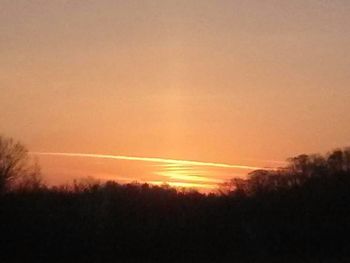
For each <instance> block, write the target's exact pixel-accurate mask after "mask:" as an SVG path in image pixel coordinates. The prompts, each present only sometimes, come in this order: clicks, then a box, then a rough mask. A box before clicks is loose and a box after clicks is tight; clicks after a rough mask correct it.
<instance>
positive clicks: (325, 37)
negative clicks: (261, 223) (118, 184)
mask: <svg viewBox="0 0 350 263" xmlns="http://www.w3.org/2000/svg"><path fill="white" fill-rule="evenodd" d="M349 14H350V1H348V0H293V1H282V0H265V1H261V0H247V1H234V0H230V1H229V0H227V1H226V0H221V1H209V0H197V1H194V0H184V1H175V0H172V1H170V0H154V1H146V0H145V1H141V0H139V1H132V0H129V1H118V0H98V1H95V0H50V1H44V0H36V1H35V0H16V1H15V0H0V112H1V114H0V133H1V134H3V135H6V136H11V137H14V138H16V139H19V140H21V141H22V142H23V143H25V144H26V145H27V147H28V148H29V150H30V151H32V152H40V153H82V154H99V155H102V154H104V155H117V156H128V157H140V158H160V159H167V160H168V159H171V160H190V161H200V162H204V163H220V164H228V165H236V164H237V165H246V166H254V167H266V166H269V167H270V166H278V165H281V163H279V162H274V161H284V160H285V159H286V158H287V157H291V156H294V155H296V154H300V153H317V152H320V153H324V152H326V151H328V150H332V149H333V148H336V147H344V146H349V145H350V114H349V113H350V73H349V70H350V26H349V25H350V15H349ZM95 157H97V156H95ZM100 157H101V156H100ZM39 159H40V163H41V166H42V167H43V174H44V175H45V176H46V178H47V180H49V181H50V182H53V183H61V182H63V181H64V180H68V179H69V178H73V177H80V176H86V175H88V176H93V177H96V178H102V179H115V180H119V181H123V182H124V181H128V180H139V181H148V182H154V183H163V182H171V183H173V184H174V185H176V184H178V185H181V184H182V185H185V183H188V184H193V185H194V184H197V185H194V186H198V187H200V188H201V187H203V184H205V185H206V186H208V187H209V188H210V187H213V186H214V185H215V184H216V183H218V182H221V181H222V180H226V179H227V178H230V177H233V176H237V175H244V174H246V173H247V172H249V171H250V170H249V169H246V168H244V167H242V168H239V167H223V166H220V165H219V166H215V165H214V166H213V165H208V164H207V165H206V164H204V165H202V164H198V163H197V164H196V163H181V162H174V161H169V162H162V161H161V162H159V160H158V161H157V160H154V159H153V161H152V160H148V161H147V160H125V158H124V160H123V159H118V160H117V159H113V158H112V159H111V158H109V159H108V158H92V157H91V156H90V157H86V156H85V157H84V156H80V157H79V156H67V155H65V156H62V155H40V156H39ZM146 164H147V165H146ZM172 176H173V177H172Z"/></svg>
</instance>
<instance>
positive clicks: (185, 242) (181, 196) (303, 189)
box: [0, 137, 350, 262]
mask: <svg viewBox="0 0 350 263" xmlns="http://www.w3.org/2000/svg"><path fill="white" fill-rule="evenodd" d="M349 237H350V149H349V148H346V149H338V150H334V151H332V152H330V153H329V154H326V155H324V156H321V155H305V154H303V155H299V156H296V157H293V158H290V159H289V160H288V165H286V166H285V167H282V168H280V169H276V170H257V171H254V172H252V173H250V174H249V175H248V176H247V177H246V178H244V179H242V178H233V179H232V180H230V181H229V182H227V183H225V184H223V185H221V187H220V188H219V189H218V192H217V193H215V194H214V193H212V194H201V193H198V192H196V191H194V190H176V189H174V188H171V187H168V186H153V185H149V184H138V183H133V184H123V185H122V184H118V183H116V182H113V181H108V182H104V183H100V182H96V181H94V180H85V181H80V182H75V183H74V184H72V185H70V186H55V187H48V186H46V185H45V184H43V183H42V181H41V180H40V169H39V168H38V165H36V164H35V162H31V161H30V159H29V158H28V152H27V150H26V149H25V147H23V146H22V144H20V143H18V142H16V141H14V140H12V139H8V138H5V137H0V261H1V262H31V261H36V262H37V261H39V260H45V261H51V262H52V261H56V262H58V261H59V262H62V261H69V262H73V261H76V262H112V261H114V262H118V261H119V262H274V261H275V262H347V260H349V259H350V255H349V254H350V252H349V251H350V242H349Z"/></svg>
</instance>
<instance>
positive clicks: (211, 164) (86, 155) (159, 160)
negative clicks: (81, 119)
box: [30, 152, 265, 170]
mask: <svg viewBox="0 0 350 263" xmlns="http://www.w3.org/2000/svg"><path fill="white" fill-rule="evenodd" d="M30 154H32V155H46V156H63V157H83V158H101V159H114V160H128V161H141V162H152V163H166V164H174V165H191V166H207V167H221V168H234V169H243V170H258V169H265V168H264V167H258V166H249V165H240V164H227V163H217V162H201V161H190V160H176V159H166V158H159V157H137V156H123V155H111V154H91V153H59V152H31V153H30Z"/></svg>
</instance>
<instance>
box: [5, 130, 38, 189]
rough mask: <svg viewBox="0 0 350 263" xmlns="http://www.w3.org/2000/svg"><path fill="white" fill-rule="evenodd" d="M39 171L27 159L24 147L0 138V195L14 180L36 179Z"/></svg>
mask: <svg viewBox="0 0 350 263" xmlns="http://www.w3.org/2000/svg"><path fill="white" fill-rule="evenodd" d="M38 173H39V169H38V165H37V164H33V163H32V162H31V160H30V158H29V155H28V150H27V149H26V147H25V146H24V145H23V144H21V143H20V142H17V141H15V140H13V139H12V138H7V137H4V136H0V193H1V192H4V191H5V190H7V189H9V187H10V186H11V185H12V184H14V183H15V181H16V180H19V179H22V178H28V176H29V177H31V178H34V177H35V178H36V180H39V177H38Z"/></svg>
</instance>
